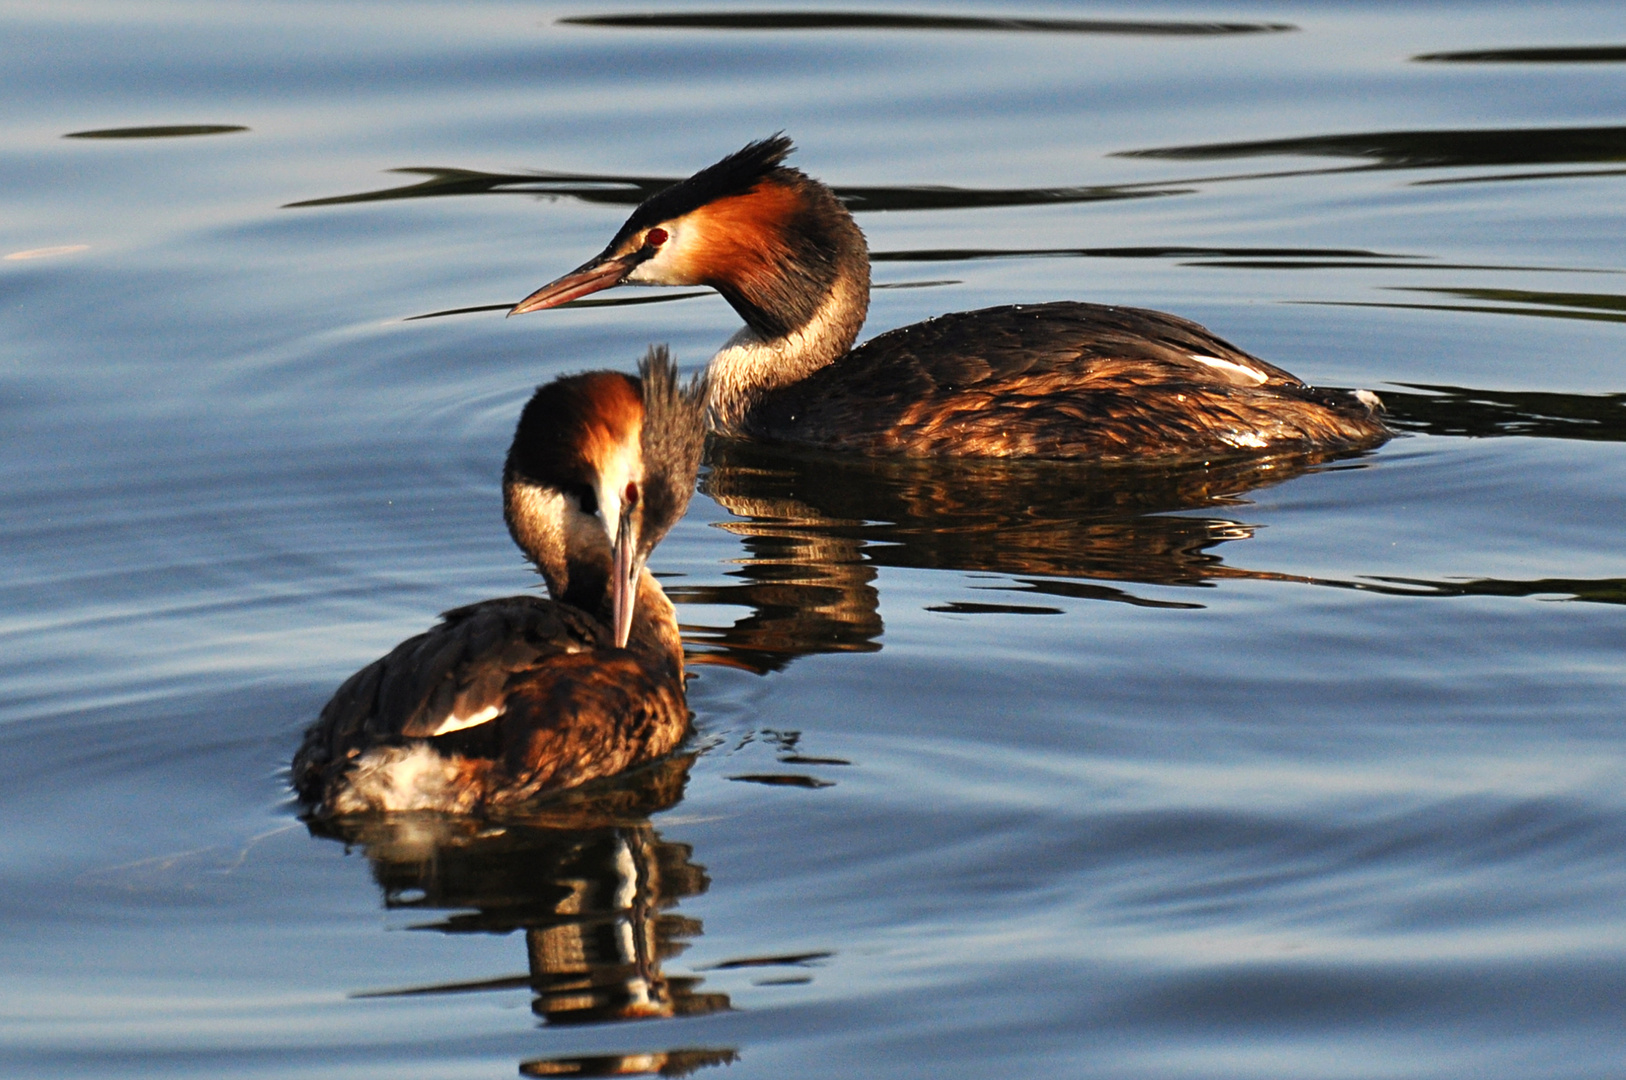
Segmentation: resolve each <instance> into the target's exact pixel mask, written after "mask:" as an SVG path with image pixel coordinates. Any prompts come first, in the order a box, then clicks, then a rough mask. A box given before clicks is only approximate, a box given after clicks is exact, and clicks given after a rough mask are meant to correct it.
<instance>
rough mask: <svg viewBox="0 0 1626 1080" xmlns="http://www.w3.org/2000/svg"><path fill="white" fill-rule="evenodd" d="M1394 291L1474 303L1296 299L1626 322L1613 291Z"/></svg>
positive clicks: (1625, 308) (1625, 306)
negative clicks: (1425, 294)
mask: <svg viewBox="0 0 1626 1080" xmlns="http://www.w3.org/2000/svg"><path fill="white" fill-rule="evenodd" d="M1392 291H1393V292H1409V293H1432V294H1434V295H1437V296H1438V295H1443V296H1454V297H1457V298H1459V299H1462V300H1478V301H1483V302H1482V303H1477V304H1425V303H1420V302H1414V303H1409V304H1408V303H1400V302H1398V301H1389V302H1385V301H1381V300H1295V301H1290V302H1291V303H1301V304H1314V305H1317V306H1320V307H1375V308H1394V309H1399V310H1410V311H1466V312H1472V313H1474V314H1479V315H1532V316H1535V317H1537V318H1542V319H1581V320H1583V321H1585V322H1626V296H1619V295H1616V294H1614V293H1558V292H1538V291H1534V290H1531V289H1464V288H1457V289H1430V288H1421V287H1417V286H1410V287H1400V286H1396V287H1394V288H1393V289H1392Z"/></svg>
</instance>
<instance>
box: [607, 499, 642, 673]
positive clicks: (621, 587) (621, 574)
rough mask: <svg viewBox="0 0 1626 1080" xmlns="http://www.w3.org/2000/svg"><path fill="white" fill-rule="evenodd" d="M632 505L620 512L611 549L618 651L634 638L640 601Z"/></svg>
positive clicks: (612, 622)
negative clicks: (634, 617)
mask: <svg viewBox="0 0 1626 1080" xmlns="http://www.w3.org/2000/svg"><path fill="white" fill-rule="evenodd" d="M632 510H633V507H632V504H628V505H626V506H623V507H622V508H621V520H620V522H619V524H617V526H616V530H615V543H614V544H611V545H610V566H611V569H610V629H611V630H612V631H613V632H614V633H615V647H616V648H618V649H624V648H626V647H627V638H628V637H629V636H631V634H632V607H633V604H634V603H636V602H637V600H638V571H640V570H642V569H643V564H642V560H640V559H639V558H638V557H637V555H636V554H635V552H636V551H637V549H638V538H637V537H636V536H634V535H633V528H632Z"/></svg>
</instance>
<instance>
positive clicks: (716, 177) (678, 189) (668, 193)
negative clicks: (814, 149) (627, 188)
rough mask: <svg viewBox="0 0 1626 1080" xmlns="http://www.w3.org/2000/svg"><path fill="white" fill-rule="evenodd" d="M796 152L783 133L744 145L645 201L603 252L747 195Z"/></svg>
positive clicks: (793, 145)
mask: <svg viewBox="0 0 1626 1080" xmlns="http://www.w3.org/2000/svg"><path fill="white" fill-rule="evenodd" d="M795 149H796V144H795V143H793V142H791V140H790V136H788V135H786V134H785V133H784V132H782V131H781V132H779V133H778V134H775V135H770V136H769V137H768V138H766V139H758V140H757V141H756V142H752V143H747V144H746V145H745V146H744V147H743V148H742V149H739V150H736V151H735V152H734V153H732V154H730V155H728V156H727V157H725V158H724V159H723V160H721V161H719V162H717V163H716V164H714V165H708V166H706V167H705V168H704V169H701V170H700V171H699V172H697V173H695V174H694V175H693V176H691V177H689V178H688V179H687V180H683V181H679V182H678V183H676V184H673V185H672V186H671V187H669V188H666V189H665V190H663V191H657V192H656V193H655V194H653V195H651V196H650V197H649V198H647V199H645V200H644V201H643V203H642V205H640V206H639V207H638V209H636V210H634V211H633V212H632V216H631V217H629V218H628V219H627V223H626V224H625V225H623V226H621V231H620V232H618V233H617V234H616V236H615V239H614V240H612V241H611V242H610V246H609V248H608V249H606V250H611V251H613V250H615V248H616V247H618V246H619V245H620V243H621V242H622V241H623V240H625V239H626V238H627V237H629V236H631V235H633V234H634V233H637V232H639V231H641V230H643V229H647V228H649V227H650V226H651V225H658V224H660V223H661V222H663V221H670V220H672V219H673V218H676V217H682V216H683V215H684V214H687V213H689V211H691V210H697V209H699V208H700V207H702V206H705V205H706V204H707V203H709V202H712V201H714V200H716V199H721V198H725V197H727V196H729V195H740V194H743V193H745V192H747V191H750V190H751V189H752V188H753V187H755V186H756V184H757V181H759V180H761V179H762V178H763V177H765V176H767V175H768V174H769V173H771V172H772V171H773V170H774V169H776V168H778V167H779V165H780V163H781V162H783V161H784V160H785V158H787V157H789V156H790V154H791V152H792V151H793V150H795Z"/></svg>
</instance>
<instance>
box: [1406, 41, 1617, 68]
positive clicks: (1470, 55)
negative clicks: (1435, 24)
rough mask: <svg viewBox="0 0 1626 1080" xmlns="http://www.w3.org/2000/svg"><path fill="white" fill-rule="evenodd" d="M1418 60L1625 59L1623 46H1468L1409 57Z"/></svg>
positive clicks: (1526, 61)
mask: <svg viewBox="0 0 1626 1080" xmlns="http://www.w3.org/2000/svg"><path fill="white" fill-rule="evenodd" d="M1412 59H1413V60H1416V61H1419V62H1422V63H1446V64H1618V63H1621V62H1622V61H1626V45H1548V46H1536V47H1533V48H1524V49H1468V50H1464V51H1462V52H1437V53H1423V54H1422V55H1421V56H1414V57H1412Z"/></svg>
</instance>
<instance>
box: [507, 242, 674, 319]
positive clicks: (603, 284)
mask: <svg viewBox="0 0 1626 1080" xmlns="http://www.w3.org/2000/svg"><path fill="white" fill-rule="evenodd" d="M648 257H649V256H648V255H647V254H645V253H644V252H642V251H634V252H631V253H630V254H627V255H622V256H621V257H619V258H614V259H612V258H606V257H605V256H603V255H600V256H599V257H598V258H596V259H591V260H589V261H588V262H585V263H583V264H582V265H581V266H578V267H576V269H574V270H572V271H571V272H570V273H568V274H566V275H565V276H564V277H562V278H559V279H557V280H556V281H550V282H548V283H547V284H546V285H544V286H542V287H541V288H540V289H538V290H536V291H535V292H534V293H532V294H531V295H529V296H527V297H526V298H525V299H523V300H521V301H520V302H519V303H517V304H515V305H514V307H513V310H511V311H510V312H509V313H508V314H509V315H524V314H525V313H526V312H528V311H541V310H542V309H543V308H551V307H558V306H559V305H560V304H568V303H569V302H570V301H572V300H576V299H579V298H581V297H583V296H587V295H589V294H591V293H596V292H600V291H602V290H604V289H608V288H611V287H612V286H615V285H619V284H621V282H622V281H623V280H625V279H626V276H627V275H628V274H630V273H632V271H633V268H634V267H636V266H637V265H638V264H639V263H641V262H643V261H644V260H645V259H647V258H648Z"/></svg>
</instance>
